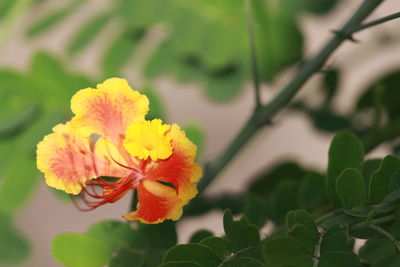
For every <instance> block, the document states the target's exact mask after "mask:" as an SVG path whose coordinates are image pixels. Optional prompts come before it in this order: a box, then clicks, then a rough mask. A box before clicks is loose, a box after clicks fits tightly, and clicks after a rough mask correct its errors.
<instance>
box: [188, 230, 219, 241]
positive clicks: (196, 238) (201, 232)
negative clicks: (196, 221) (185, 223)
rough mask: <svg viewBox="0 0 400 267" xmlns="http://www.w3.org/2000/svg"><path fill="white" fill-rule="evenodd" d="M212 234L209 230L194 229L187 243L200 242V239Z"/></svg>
mask: <svg viewBox="0 0 400 267" xmlns="http://www.w3.org/2000/svg"><path fill="white" fill-rule="evenodd" d="M213 235H214V234H213V233H212V232H210V231H209V230H206V229H203V230H198V231H196V232H195V233H194V234H193V235H192V236H191V237H190V241H189V243H200V241H201V240H203V239H205V238H207V237H212V236H213Z"/></svg>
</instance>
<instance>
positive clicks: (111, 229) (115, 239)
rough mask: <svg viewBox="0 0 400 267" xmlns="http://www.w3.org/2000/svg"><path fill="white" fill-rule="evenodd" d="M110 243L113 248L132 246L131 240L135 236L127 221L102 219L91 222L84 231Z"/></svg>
mask: <svg viewBox="0 0 400 267" xmlns="http://www.w3.org/2000/svg"><path fill="white" fill-rule="evenodd" d="M85 234H86V235H87V236H90V237H93V238H96V239H98V240H101V241H103V242H104V243H107V244H108V245H110V246H111V247H112V248H113V249H116V248H120V247H124V248H129V247H134V246H133V245H136V244H135V243H134V244H132V242H133V241H134V240H135V238H136V237H137V234H136V233H135V231H134V230H133V229H132V228H131V226H130V225H129V224H128V223H123V222H119V221H102V222H98V223H95V224H93V225H92V226H90V228H89V229H88V230H87V231H86V233H85Z"/></svg>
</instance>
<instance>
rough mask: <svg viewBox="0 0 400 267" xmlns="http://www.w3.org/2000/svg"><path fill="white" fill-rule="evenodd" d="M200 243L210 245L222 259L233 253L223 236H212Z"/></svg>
mask: <svg viewBox="0 0 400 267" xmlns="http://www.w3.org/2000/svg"><path fill="white" fill-rule="evenodd" d="M200 244H202V245H204V246H206V247H209V248H210V249H211V250H212V251H213V252H214V253H215V255H217V256H218V258H219V259H220V260H223V259H225V257H226V256H228V255H230V254H231V253H232V249H231V248H230V247H229V244H228V242H227V241H226V239H225V238H222V237H217V236H210V237H207V238H205V239H203V240H201V241H200Z"/></svg>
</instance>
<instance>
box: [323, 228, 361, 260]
mask: <svg viewBox="0 0 400 267" xmlns="http://www.w3.org/2000/svg"><path fill="white" fill-rule="evenodd" d="M353 247H354V240H353V239H351V238H350V237H349V235H348V234H347V232H346V231H344V230H341V229H340V227H339V226H337V225H336V226H334V227H331V228H330V229H328V230H327V231H326V233H325V234H324V236H323V239H322V243H321V255H324V254H328V253H331V252H352V251H353Z"/></svg>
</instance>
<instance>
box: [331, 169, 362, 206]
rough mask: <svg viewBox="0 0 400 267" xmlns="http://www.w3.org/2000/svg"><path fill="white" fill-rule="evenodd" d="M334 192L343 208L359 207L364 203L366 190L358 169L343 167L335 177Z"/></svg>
mask: <svg viewBox="0 0 400 267" xmlns="http://www.w3.org/2000/svg"><path fill="white" fill-rule="evenodd" d="M336 194H337V196H338V197H339V199H340V201H341V202H342V204H343V207H344V208H345V209H352V208H354V207H361V206H362V205H363V204H364V203H365V199H366V195H367V191H366V188H365V183H364V178H363V177H362V175H361V173H360V171H359V170H357V169H353V168H347V169H345V170H344V171H343V172H342V173H341V174H340V175H339V177H338V178H337V179H336Z"/></svg>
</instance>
